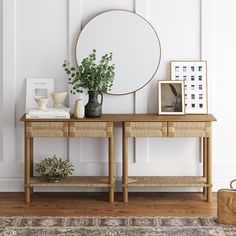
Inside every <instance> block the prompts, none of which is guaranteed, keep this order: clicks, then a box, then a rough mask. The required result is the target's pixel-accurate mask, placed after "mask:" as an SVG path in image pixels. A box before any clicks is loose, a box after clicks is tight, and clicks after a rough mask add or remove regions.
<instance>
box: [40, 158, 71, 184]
mask: <svg viewBox="0 0 236 236" xmlns="http://www.w3.org/2000/svg"><path fill="white" fill-rule="evenodd" d="M36 167H37V169H36V171H37V172H38V173H39V174H40V175H41V176H43V177H45V178H46V179H47V180H48V181H49V182H59V181H60V180H61V179H62V178H64V177H66V176H68V175H72V173H73V171H74V169H73V165H72V164H71V163H70V162H68V161H63V160H62V159H61V158H59V159H58V158H57V157H56V155H54V156H53V157H52V158H45V159H44V160H42V161H40V162H39V163H38V164H37V165H36Z"/></svg>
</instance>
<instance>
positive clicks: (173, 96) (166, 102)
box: [158, 80, 185, 115]
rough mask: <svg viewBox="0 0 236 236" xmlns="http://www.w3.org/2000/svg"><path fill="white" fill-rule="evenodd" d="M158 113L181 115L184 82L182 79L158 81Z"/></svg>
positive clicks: (182, 110)
mask: <svg viewBox="0 0 236 236" xmlns="http://www.w3.org/2000/svg"><path fill="white" fill-rule="evenodd" d="M158 113H159V115H183V114H184V113H185V111H184V83H183V81H167V80H165V81H158Z"/></svg>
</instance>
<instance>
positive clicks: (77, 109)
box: [73, 99, 84, 118]
mask: <svg viewBox="0 0 236 236" xmlns="http://www.w3.org/2000/svg"><path fill="white" fill-rule="evenodd" d="M73 114H74V117H75V118H84V104H83V102H82V99H77V100H76V101H75V104H74V109H73Z"/></svg>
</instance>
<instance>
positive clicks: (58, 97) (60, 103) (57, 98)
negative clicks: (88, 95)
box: [51, 92, 67, 108]
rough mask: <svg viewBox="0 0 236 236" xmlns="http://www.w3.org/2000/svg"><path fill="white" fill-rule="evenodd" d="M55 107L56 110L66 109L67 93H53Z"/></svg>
mask: <svg viewBox="0 0 236 236" xmlns="http://www.w3.org/2000/svg"><path fill="white" fill-rule="evenodd" d="M51 96H52V99H53V107H54V108H63V107H65V105H64V103H65V100H66V96H67V92H61V93H52V94H51Z"/></svg>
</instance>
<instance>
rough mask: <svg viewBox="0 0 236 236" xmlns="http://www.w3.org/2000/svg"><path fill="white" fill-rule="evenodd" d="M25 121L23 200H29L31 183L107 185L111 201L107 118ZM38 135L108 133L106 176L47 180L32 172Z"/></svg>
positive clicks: (110, 145) (111, 159)
mask: <svg viewBox="0 0 236 236" xmlns="http://www.w3.org/2000/svg"><path fill="white" fill-rule="evenodd" d="M20 120H21V121H23V122H24V125H25V202H26V203H30V195H31V193H33V188H34V187H107V188H109V201H110V202H114V156H113V122H111V121H107V120H106V119H86V118H84V119H73V118H72V119H41V120H40V119H26V118H25V116H23V117H22V118H21V119H20ZM38 137H47V138H48V137H52V138H56V137H58V138H59V137H61V138H72V137H73V138H74V137H107V138H108V152H109V153H108V173H109V175H108V176H71V177H66V178H64V179H63V180H61V181H60V182H58V183H50V182H47V181H45V180H44V179H43V178H41V177H36V176H34V175H33V141H34V138H38Z"/></svg>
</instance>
